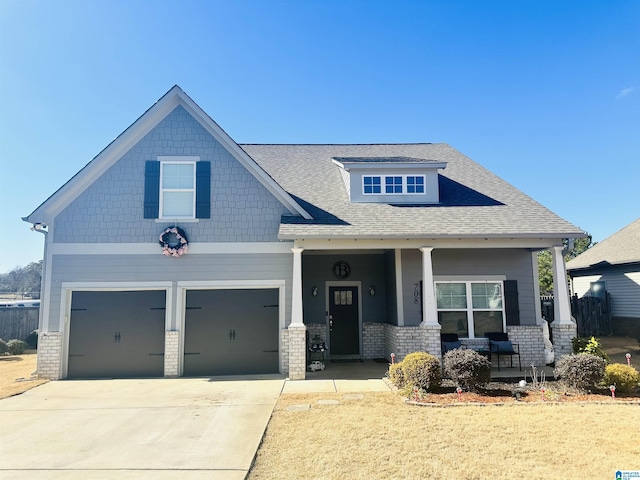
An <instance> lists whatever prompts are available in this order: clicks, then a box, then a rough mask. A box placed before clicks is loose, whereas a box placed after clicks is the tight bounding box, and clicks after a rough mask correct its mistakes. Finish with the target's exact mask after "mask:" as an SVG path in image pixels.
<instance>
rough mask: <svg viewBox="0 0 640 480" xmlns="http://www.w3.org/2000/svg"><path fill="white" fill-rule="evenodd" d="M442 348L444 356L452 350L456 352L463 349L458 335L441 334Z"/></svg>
mask: <svg viewBox="0 0 640 480" xmlns="http://www.w3.org/2000/svg"><path fill="white" fill-rule="evenodd" d="M440 346H441V350H442V355H444V354H445V353H447V352H448V351H450V350H455V349H456V348H462V342H461V341H460V339H459V338H458V334H457V333H441V334H440Z"/></svg>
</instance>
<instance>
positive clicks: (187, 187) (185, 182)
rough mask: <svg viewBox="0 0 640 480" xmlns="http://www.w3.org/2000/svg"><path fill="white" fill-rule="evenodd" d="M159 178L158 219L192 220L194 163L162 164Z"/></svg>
mask: <svg viewBox="0 0 640 480" xmlns="http://www.w3.org/2000/svg"><path fill="white" fill-rule="evenodd" d="M160 177H161V181H160V188H161V193H160V217H161V218H194V217H195V197H196V190H195V185H196V164H195V162H176V163H171V162H162V164H161V172H160Z"/></svg>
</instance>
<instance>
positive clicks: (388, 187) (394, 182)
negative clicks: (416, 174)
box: [384, 177, 402, 194]
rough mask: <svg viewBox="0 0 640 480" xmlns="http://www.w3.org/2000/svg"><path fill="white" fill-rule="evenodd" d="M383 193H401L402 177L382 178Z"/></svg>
mask: <svg viewBox="0 0 640 480" xmlns="http://www.w3.org/2000/svg"><path fill="white" fill-rule="evenodd" d="M384 193H391V194H393V193H402V177H384Z"/></svg>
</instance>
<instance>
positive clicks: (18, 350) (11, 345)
mask: <svg viewBox="0 0 640 480" xmlns="http://www.w3.org/2000/svg"><path fill="white" fill-rule="evenodd" d="M7 348H8V349H9V355H22V354H23V353H24V351H25V350H26V349H27V344H26V343H25V342H23V341H22V340H18V339H15V338H14V339H13V340H9V341H8V342H7Z"/></svg>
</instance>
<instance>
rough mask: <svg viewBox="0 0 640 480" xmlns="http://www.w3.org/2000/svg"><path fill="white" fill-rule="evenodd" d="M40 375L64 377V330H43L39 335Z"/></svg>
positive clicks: (50, 377) (52, 378)
mask: <svg viewBox="0 0 640 480" xmlns="http://www.w3.org/2000/svg"><path fill="white" fill-rule="evenodd" d="M38 376H39V377H41V378H48V379H50V380H60V379H61V378H62V332H42V333H40V335H39V337H38Z"/></svg>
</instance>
